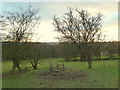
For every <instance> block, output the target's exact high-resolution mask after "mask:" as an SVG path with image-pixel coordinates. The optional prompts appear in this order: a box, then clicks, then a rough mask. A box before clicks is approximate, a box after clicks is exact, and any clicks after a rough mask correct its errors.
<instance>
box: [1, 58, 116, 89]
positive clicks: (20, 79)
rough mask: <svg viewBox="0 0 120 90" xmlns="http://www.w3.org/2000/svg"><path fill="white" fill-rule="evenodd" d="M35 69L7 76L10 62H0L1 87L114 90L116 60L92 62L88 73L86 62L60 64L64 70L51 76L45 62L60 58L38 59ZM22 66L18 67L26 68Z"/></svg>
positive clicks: (54, 61) (60, 60) (58, 60)
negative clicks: (63, 65) (63, 66)
mask: <svg viewBox="0 0 120 90" xmlns="http://www.w3.org/2000/svg"><path fill="white" fill-rule="evenodd" d="M39 62H40V64H39V65H38V70H34V71H33V69H32V68H31V69H30V71H28V72H25V73H21V74H20V73H17V72H16V74H14V75H11V74H10V73H9V72H10V70H11V69H12V62H10V61H4V62H3V63H2V73H3V78H2V85H3V86H2V87H3V88H117V87H118V60H106V61H105V60H104V61H93V64H92V67H93V68H92V69H90V70H88V65H87V62H64V64H65V71H62V70H61V71H60V72H58V74H57V75H55V76H54V75H52V74H51V73H50V70H49V63H50V62H52V63H53V65H54V66H55V65H56V62H59V63H61V62H63V59H59V58H57V59H52V58H51V59H43V60H39ZM22 63H24V65H23V64H22V65H23V66H22V67H25V66H26V65H27V66H30V65H31V64H30V63H25V62H22Z"/></svg>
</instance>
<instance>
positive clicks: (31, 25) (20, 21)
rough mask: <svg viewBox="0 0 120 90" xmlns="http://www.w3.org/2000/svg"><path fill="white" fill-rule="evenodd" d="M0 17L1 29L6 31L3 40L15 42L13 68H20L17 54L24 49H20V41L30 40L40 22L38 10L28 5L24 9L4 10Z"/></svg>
mask: <svg viewBox="0 0 120 90" xmlns="http://www.w3.org/2000/svg"><path fill="white" fill-rule="evenodd" d="M0 18H1V19H0V20H1V25H2V27H3V30H4V32H6V35H5V36H4V39H3V40H4V41H10V42H14V44H15V45H14V49H13V52H12V53H13V57H12V60H13V70H14V69H16V67H18V69H20V66H19V63H20V60H19V55H20V54H21V53H22V52H23V50H25V49H21V47H23V43H21V42H28V41H31V39H32V37H33V35H34V31H35V29H36V27H37V26H38V25H39V24H40V16H39V10H38V9H34V8H32V6H29V7H28V8H26V9H23V8H20V10H18V11H10V12H5V13H4V14H3V15H1V17H0ZM21 44H22V46H21ZM12 47H13V45H12Z"/></svg>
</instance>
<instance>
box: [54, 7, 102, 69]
mask: <svg viewBox="0 0 120 90" xmlns="http://www.w3.org/2000/svg"><path fill="white" fill-rule="evenodd" d="M101 17H102V15H101V14H100V13H99V14H98V15H97V16H91V15H90V13H88V12H87V11H86V10H78V9H77V10H73V9H71V8H69V11H68V12H67V13H65V14H64V16H63V17H62V18H58V17H56V16H54V18H53V25H54V27H55V30H56V31H58V32H59V33H61V34H62V36H61V37H59V39H60V40H61V41H67V42H73V43H74V44H76V45H77V46H78V47H79V49H80V50H81V52H82V55H83V56H84V57H85V59H86V60H87V62H88V69H90V68H92V57H93V54H94V53H93V50H95V49H94V48H95V44H94V42H99V41H100V40H101V37H102V32H101V20H102V19H101Z"/></svg>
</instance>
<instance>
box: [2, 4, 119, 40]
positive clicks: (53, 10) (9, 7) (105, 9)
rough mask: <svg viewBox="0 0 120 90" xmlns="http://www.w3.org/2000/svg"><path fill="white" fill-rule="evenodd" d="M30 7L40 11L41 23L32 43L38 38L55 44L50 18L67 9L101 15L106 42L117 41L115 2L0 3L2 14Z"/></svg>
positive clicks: (60, 14) (55, 35)
mask: <svg viewBox="0 0 120 90" xmlns="http://www.w3.org/2000/svg"><path fill="white" fill-rule="evenodd" d="M29 5H32V7H34V8H39V9H40V16H41V23H40V26H39V27H38V28H37V30H36V33H38V34H37V35H36V36H35V37H34V41H36V40H38V38H40V40H39V41H40V42H56V41H58V40H57V39H55V37H57V36H58V35H59V33H58V32H55V31H54V26H53V25H52V22H53V20H52V18H53V16H54V15H57V16H59V17H60V16H62V15H63V14H64V13H65V12H66V11H67V7H71V8H73V9H76V8H77V9H80V10H81V9H86V10H88V12H90V13H91V14H93V15H96V14H97V13H99V12H100V13H101V14H102V15H103V19H102V22H103V23H102V31H103V33H104V34H106V35H107V40H118V3H117V2H112V3H108V2H106V3H105V2H101V3H100V2H96V3H93V2H89V3H87V2H84V3H81V2H75V3H73V2H69V3H68V2H66V3H65V2H64V3H58V2H56V3H53V2H49V3H42V2H31V3H30V2H24V3H22V2H16V3H15V2H9V3H8V2H4V3H2V7H0V8H2V9H1V10H2V12H4V11H14V10H17V9H18V8H19V7H22V8H26V7H27V6H29Z"/></svg>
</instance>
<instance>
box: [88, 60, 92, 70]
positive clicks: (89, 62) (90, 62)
mask: <svg viewBox="0 0 120 90" xmlns="http://www.w3.org/2000/svg"><path fill="white" fill-rule="evenodd" d="M91 68H92V61H90V60H89V61H88V69H91Z"/></svg>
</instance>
